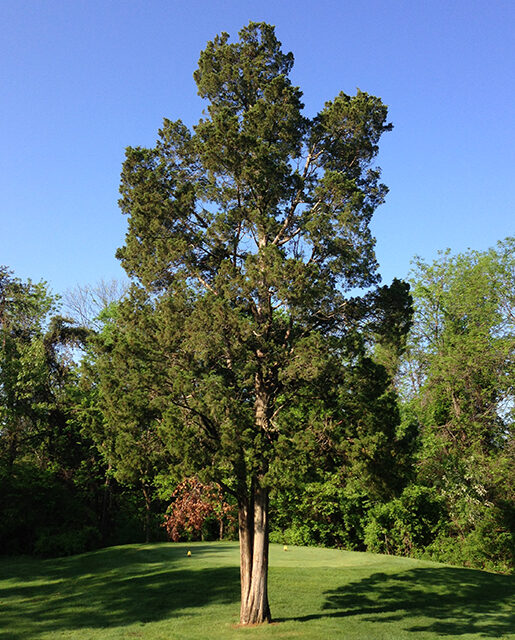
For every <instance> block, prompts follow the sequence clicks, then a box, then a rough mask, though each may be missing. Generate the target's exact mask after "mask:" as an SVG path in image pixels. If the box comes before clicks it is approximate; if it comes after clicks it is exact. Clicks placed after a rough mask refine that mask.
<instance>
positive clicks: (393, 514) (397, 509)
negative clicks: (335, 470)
mask: <svg viewBox="0 0 515 640" xmlns="http://www.w3.org/2000/svg"><path fill="white" fill-rule="evenodd" d="M444 514H445V509H444V503H443V499H442V498H441V497H440V496H439V495H438V493H437V491H436V490H435V489H434V488H431V487H424V486H420V485H411V486H409V487H406V489H404V491H403V492H402V494H401V495H400V496H399V497H398V498H395V499H394V500H391V501H390V502H387V503H385V504H379V505H376V506H375V507H374V508H373V509H372V510H371V511H370V514H369V522H368V524H367V525H366V527H365V544H366V546H367V549H368V550H369V551H374V552H376V553H387V554H396V555H416V554H417V552H418V551H420V550H422V549H423V548H424V547H425V546H426V545H429V544H431V542H433V541H434V540H435V538H436V536H437V534H438V532H439V531H440V529H441V528H442V522H443V518H444Z"/></svg>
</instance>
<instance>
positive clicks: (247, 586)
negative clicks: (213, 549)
mask: <svg viewBox="0 0 515 640" xmlns="http://www.w3.org/2000/svg"><path fill="white" fill-rule="evenodd" d="M251 494H252V495H251V497H250V500H242V501H240V504H239V532H240V578H241V609H240V624H242V625H249V624H261V623H263V622H270V621H271V615H270V606H269V604H268V489H266V488H264V487H262V486H261V485H260V483H259V481H258V479H256V480H255V481H253V482H252V489H251Z"/></svg>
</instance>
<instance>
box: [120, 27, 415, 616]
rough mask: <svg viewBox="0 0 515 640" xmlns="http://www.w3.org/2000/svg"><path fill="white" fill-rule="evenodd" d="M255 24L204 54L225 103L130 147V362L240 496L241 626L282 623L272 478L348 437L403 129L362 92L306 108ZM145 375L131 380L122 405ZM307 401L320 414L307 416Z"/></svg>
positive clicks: (208, 78)
mask: <svg viewBox="0 0 515 640" xmlns="http://www.w3.org/2000/svg"><path fill="white" fill-rule="evenodd" d="M239 36H240V37H239V40H238V41H237V42H235V43H229V36H228V34H226V33H222V34H221V35H220V36H217V37H215V39H214V40H213V41H212V42H209V43H208V44H207V46H206V48H205V50H204V51H203V52H202V53H201V55H200V60H199V66H198V69H197V70H196V71H195V73H194V78H195V81H196V83H197V86H198V92H199V95H200V96H201V97H202V98H205V99H207V100H208V102H209V104H208V106H207V111H206V112H205V113H204V117H203V118H202V119H201V120H200V121H199V123H198V124H197V125H196V126H195V127H194V128H193V130H192V131H190V130H189V129H188V128H187V127H186V126H185V125H184V124H183V123H182V122H181V121H180V120H179V121H177V122H171V121H169V120H164V124H163V128H162V129H161V130H160V131H159V138H158V140H157V143H156V146H155V147H154V148H153V149H146V148H139V147H138V148H129V149H127V152H126V160H125V163H124V166H123V172H122V181H121V194H122V197H121V200H120V205H121V209H122V212H123V213H125V214H127V215H128V216H129V218H128V225H129V226H128V233H127V236H126V244H125V246H124V247H123V248H121V249H119V250H118V253H117V255H118V257H119V258H120V259H121V262H122V265H123V267H124V268H125V270H126V271H127V273H128V275H129V276H130V277H131V278H132V279H133V281H135V282H136V283H137V284H135V285H134V287H133V290H132V294H131V297H130V300H129V301H128V302H127V303H126V304H125V310H124V305H122V314H121V315H122V318H121V323H122V324H123V316H124V314H125V326H126V329H125V338H124V340H125V344H126V346H127V348H128V352H127V353H128V355H127V357H126V358H125V362H126V363H127V361H128V360H131V362H138V361H139V362H140V363H141V364H139V365H136V364H135V365H134V367H133V372H132V374H131V375H133V376H134V375H135V376H136V377H137V375H138V374H139V376H140V386H139V392H141V391H142V390H144V389H148V390H149V395H148V398H149V402H151V404H152V409H153V410H155V411H156V415H158V414H159V415H160V418H159V419H158V420H157V423H156V424H158V426H159V428H160V429H161V430H162V432H163V433H166V434H168V436H167V437H168V442H169V447H170V449H171V451H172V452H174V453H175V454H176V461H177V463H178V464H179V463H180V464H181V465H182V467H183V468H184V470H185V471H189V472H191V471H193V470H197V471H198V470H202V469H204V470H206V469H207V470H209V473H206V474H205V476H203V477H205V478H207V477H208V476H209V478H210V479H212V480H215V481H217V482H218V483H219V484H220V485H221V486H223V487H224V488H225V490H226V491H229V492H231V493H232V494H233V495H234V496H235V497H236V499H237V503H238V509H239V537H240V550H241V553H240V560H241V564H240V573H241V611H240V621H241V624H253V623H260V622H264V621H269V620H270V619H271V616H270V609H269V604H268V595H267V573H268V526H269V523H268V504H269V490H270V486H271V483H272V482H275V479H277V478H279V477H280V475H281V463H282V462H284V461H285V460H286V459H289V460H291V459H292V456H294V455H295V449H296V447H299V446H307V444H306V443H312V445H313V446H314V447H316V444H317V436H316V435H314V434H316V430H317V429H319V430H325V432H331V430H332V431H333V432H334V433H333V436H332V437H333V438H334V439H336V438H337V435H336V434H337V429H338V424H339V422H341V420H340V421H339V420H338V418H337V404H338V401H337V397H338V392H337V391H335V389H338V383H339V380H341V377H340V373H339V372H340V371H341V359H342V356H341V354H342V352H343V351H342V350H343V345H344V344H346V345H347V346H348V345H349V344H350V343H353V342H354V343H356V342H357V338H356V337H355V336H354V337H351V333H352V331H351V327H354V326H355V325H356V321H357V316H360V318H361V320H362V319H363V314H365V313H366V311H364V308H365V307H366V308H368V309H370V308H371V306H373V304H374V302H377V300H378V299H379V298H381V295H378V296H375V297H374V295H371V296H369V297H368V298H366V304H365V303H363V301H360V303H356V302H355V301H353V300H352V298H351V297H350V292H351V290H352V289H354V288H356V287H359V288H364V287H369V286H370V285H374V284H376V283H377V282H378V281H379V276H378V275H377V263H376V259H375V254H374V239H373V237H372V236H371V233H370V230H369V223H370V219H371V217H372V214H373V212H374V210H375V209H376V207H377V206H378V205H380V204H381V203H382V202H383V199H384V197H385V194H386V192H387V189H386V187H385V186H384V185H382V184H381V183H380V182H379V178H380V172H379V170H378V169H377V168H374V167H373V166H372V162H373V160H374V158H375V156H376V154H377V151H378V146H377V144H378V141H379V138H380V136H381V134H382V133H383V132H384V131H389V130H390V129H391V125H390V124H388V123H387V122H386V118H387V108H386V106H385V105H384V104H383V103H382V102H381V100H380V99H378V98H376V97H373V96H369V95H367V94H366V93H362V92H361V91H358V92H357V94H356V95H355V96H354V97H350V96H348V95H346V94H344V93H340V94H339V95H338V96H337V97H336V98H335V99H334V100H333V101H332V102H327V103H326V104H325V106H324V108H323V109H322V111H321V112H320V113H319V114H318V115H317V116H316V117H315V118H313V119H308V118H306V117H304V116H303V115H302V109H303V104H302V102H301V96H302V93H301V91H300V90H299V89H298V88H297V87H294V86H292V84H291V81H290V79H289V77H288V74H289V72H290V71H291V68H292V65H293V55H292V53H288V54H284V53H283V52H282V51H281V45H280V42H279V41H278V40H277V39H276V36H275V32H274V28H273V27H272V26H270V25H267V24H263V23H250V24H249V25H248V26H247V27H245V28H243V29H242V30H241V31H240V34H239ZM397 285H399V283H397ZM384 289H386V288H383V295H382V298H388V296H387V295H386V296H385V295H384V293H385V292H384ZM397 293H399V295H400V298H402V301H401V303H400V308H401V309H402V310H403V311H404V310H406V309H407V308H408V306H409V303H408V302H407V300H408V296H407V291H406V288H405V287H404V288H403V286H398V292H397ZM379 315H380V314H379ZM383 315H385V314H383ZM386 315H388V314H387V313H386ZM401 315H402V314H401ZM403 317H404V316H403ZM388 323H390V324H391V323H392V319H391V317H389V318H388V319H386V322H385V323H384V324H385V326H386V325H388ZM401 324H402V323H401ZM405 324H406V323H405ZM351 338H352V339H351ZM131 349H132V352H131ZM143 354H146V355H145V358H143ZM144 362H145V363H146V364H143V363H144ZM115 375H117V376H118V374H115ZM129 378H130V376H128V377H127V378H124V376H118V380H119V381H120V382H121V384H120V387H119V392H120V393H119V394H118V401H122V402H123V394H124V392H125V389H124V384H125V383H124V382H123V380H127V381H128V380H129ZM129 386H130V385H129V382H127V390H126V391H127V392H128V390H129ZM301 398H302V402H307V399H310V400H311V402H310V406H311V409H312V410H311V411H310V412H309V414H304V415H303V417H302V418H300V419H299V422H294V423H292V420H291V416H292V411H291V408H292V406H295V404H296V403H298V402H300V401H301ZM288 416H289V417H288ZM307 434H309V435H307ZM182 467H181V468H182Z"/></svg>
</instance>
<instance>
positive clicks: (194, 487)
mask: <svg viewBox="0 0 515 640" xmlns="http://www.w3.org/2000/svg"><path fill="white" fill-rule="evenodd" d="M235 511H236V509H235V507H234V506H233V505H230V504H229V503H227V502H226V501H225V500H224V496H223V494H222V490H221V489H220V487H219V486H218V485H217V484H203V483H202V482H200V480H199V479H198V478H196V477H192V478H186V479H185V480H183V481H182V482H181V483H180V484H179V485H178V486H177V487H176V489H175V491H174V492H173V494H172V503H171V504H170V506H169V507H168V509H167V512H166V515H165V516H164V522H163V527H164V528H165V529H166V531H167V533H168V537H169V538H170V540H173V541H174V542H178V541H179V540H180V539H181V537H183V536H184V535H185V534H189V535H190V536H193V537H197V538H198V537H201V535H202V527H203V525H204V523H205V522H206V520H208V518H211V517H213V518H215V519H216V520H217V521H218V525H219V537H220V539H222V537H223V535H224V529H225V528H226V526H227V525H234V524H235V522H236V515H235Z"/></svg>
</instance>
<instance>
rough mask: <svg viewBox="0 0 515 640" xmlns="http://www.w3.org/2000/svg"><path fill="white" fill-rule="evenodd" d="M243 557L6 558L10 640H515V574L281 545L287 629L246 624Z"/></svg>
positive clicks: (1, 620) (215, 553) (107, 552)
mask: <svg viewBox="0 0 515 640" xmlns="http://www.w3.org/2000/svg"><path fill="white" fill-rule="evenodd" d="M188 549H190V550H191V557H188V556H187V551H188ZM238 559H239V555H238V547H237V544H236V543H224V542H222V543H194V544H172V543H170V544H152V545H128V546H123V547H112V548H109V549H103V550H101V551H97V552H94V553H88V554H84V555H80V556H74V557H71V558H61V559H53V560H37V559H32V558H2V559H0V640H43V639H45V640H50V639H52V640H53V639H65V638H66V639H69V640H72V639H73V640H86V639H88V640H90V639H91V640H114V639H116V640H119V639H124V640H125V639H127V640H132V639H138V638H141V639H143V640H197V639H199V640H217V639H220V640H222V639H223V640H231V639H235V638H246V639H247V638H248V639H250V640H254V639H256V640H257V639H261V638H302V639H306V640H308V639H309V640H333V639H334V640H337V639H338V640H341V639H342V638H344V639H345V640H358V639H359V640H363V639H366V640H375V639H378V640H379V639H387V638H388V639H391V640H402V639H403V638H410V639H411V640H422V639H425V638H432V639H435V638H461V639H463V640H465V639H467V638H476V639H480V638H481V639H484V638H514V639H515V619H514V614H513V610H514V604H515V598H514V591H515V578H514V577H513V576H502V575H496V574H491V573H486V572H482V571H473V570H469V569H460V568H455V567H449V566H446V565H440V564H434V563H430V562H424V561H417V560H409V559H406V558H395V557H391V556H379V555H373V554H369V553H354V552H347V551H337V550H332V549H318V548H304V547H290V548H288V550H287V551H284V550H283V548H282V547H281V546H279V545H272V548H271V553H270V603H271V608H272V615H273V616H274V620H275V621H276V622H275V623H274V624H272V625H265V626H261V627H254V628H247V629H242V628H238V627H237V622H238V613H239V611H238V609H239V578H238Z"/></svg>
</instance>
